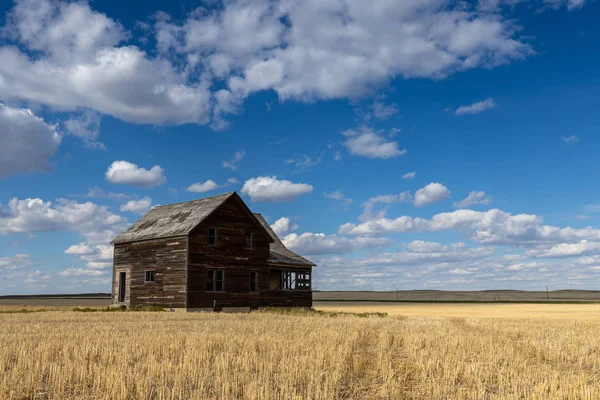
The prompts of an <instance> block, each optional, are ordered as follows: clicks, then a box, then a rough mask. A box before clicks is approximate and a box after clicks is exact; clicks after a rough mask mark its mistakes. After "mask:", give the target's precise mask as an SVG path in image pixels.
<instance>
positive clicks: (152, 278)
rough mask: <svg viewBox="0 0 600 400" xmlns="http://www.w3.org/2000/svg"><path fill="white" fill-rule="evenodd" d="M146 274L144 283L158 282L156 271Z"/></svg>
mask: <svg viewBox="0 0 600 400" xmlns="http://www.w3.org/2000/svg"><path fill="white" fill-rule="evenodd" d="M145 273H146V276H145V277H144V282H146V283H149V282H156V271H145Z"/></svg>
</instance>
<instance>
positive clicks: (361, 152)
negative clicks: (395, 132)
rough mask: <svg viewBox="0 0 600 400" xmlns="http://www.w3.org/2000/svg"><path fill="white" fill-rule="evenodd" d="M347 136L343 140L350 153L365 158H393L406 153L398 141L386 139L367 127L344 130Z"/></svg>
mask: <svg viewBox="0 0 600 400" xmlns="http://www.w3.org/2000/svg"><path fill="white" fill-rule="evenodd" d="M344 135H345V136H347V137H348V139H347V140H346V142H345V145H346V147H347V148H348V150H349V151H350V153H351V154H354V155H357V156H362V157H367V158H383V159H386V158H394V157H398V156H401V155H404V154H406V152H407V150H406V149H400V148H399V147H398V143H397V142H394V141H391V140H387V139H386V138H384V137H383V136H382V135H381V133H380V132H376V131H374V130H372V129H370V128H367V127H361V128H360V129H358V130H353V129H349V130H347V131H346V132H344Z"/></svg>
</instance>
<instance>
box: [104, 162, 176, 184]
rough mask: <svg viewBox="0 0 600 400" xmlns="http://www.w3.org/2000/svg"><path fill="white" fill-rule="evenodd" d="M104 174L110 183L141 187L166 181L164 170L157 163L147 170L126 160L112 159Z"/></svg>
mask: <svg viewBox="0 0 600 400" xmlns="http://www.w3.org/2000/svg"><path fill="white" fill-rule="evenodd" d="M104 176H105V178H106V180H107V181H109V182H112V183H118V184H121V185H131V186H136V187H143V188H152V187H155V186H159V185H162V184H165V183H166V182H167V178H166V177H165V175H164V170H163V169H162V168H161V167H160V166H159V165H155V166H154V167H152V168H151V169H149V170H147V169H144V168H141V167H138V166H137V165H136V164H133V163H130V162H128V161H114V162H113V163H112V164H111V165H110V167H108V170H107V171H106V174H105V175H104Z"/></svg>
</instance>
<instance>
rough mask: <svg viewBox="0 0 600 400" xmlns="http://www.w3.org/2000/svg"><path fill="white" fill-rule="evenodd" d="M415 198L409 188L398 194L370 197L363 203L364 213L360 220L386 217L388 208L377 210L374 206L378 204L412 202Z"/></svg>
mask: <svg viewBox="0 0 600 400" xmlns="http://www.w3.org/2000/svg"><path fill="white" fill-rule="evenodd" d="M412 200H413V197H412V195H411V193H410V192H409V191H408V190H407V191H405V192H402V193H398V194H386V195H382V196H375V197H371V198H369V199H368V200H367V201H366V202H365V203H363V204H362V207H363V213H362V215H361V216H360V217H358V219H359V221H363V222H364V221H370V220H373V219H379V218H383V217H385V214H386V212H387V208H383V209H381V210H379V211H377V212H375V211H374V208H375V206H376V205H377V204H388V205H389V204H394V203H410V202H411V201H412Z"/></svg>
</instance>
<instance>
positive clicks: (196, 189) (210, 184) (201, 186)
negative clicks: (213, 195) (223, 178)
mask: <svg viewBox="0 0 600 400" xmlns="http://www.w3.org/2000/svg"><path fill="white" fill-rule="evenodd" d="M218 187H220V186H219V185H217V184H216V183H215V181H213V180H211V179H208V180H206V181H204V182H202V183H199V182H196V183H192V184H191V185H190V186H189V187H188V188H187V191H188V192H192V193H204V192H209V191H211V190H215V189H217V188H218Z"/></svg>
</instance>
